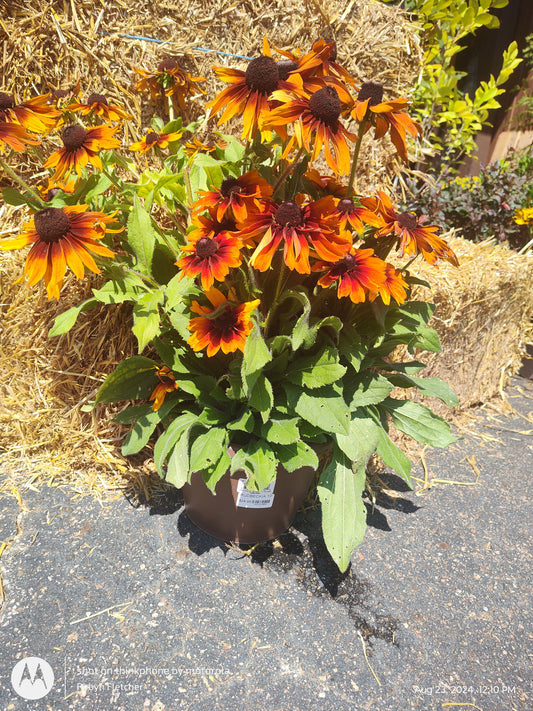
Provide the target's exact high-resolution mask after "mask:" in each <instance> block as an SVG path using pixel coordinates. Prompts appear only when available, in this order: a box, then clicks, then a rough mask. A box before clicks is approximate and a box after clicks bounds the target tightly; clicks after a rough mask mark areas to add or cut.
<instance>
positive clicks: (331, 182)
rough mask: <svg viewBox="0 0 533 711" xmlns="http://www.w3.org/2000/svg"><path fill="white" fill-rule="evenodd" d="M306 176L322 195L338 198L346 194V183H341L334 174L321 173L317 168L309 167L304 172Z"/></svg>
mask: <svg viewBox="0 0 533 711" xmlns="http://www.w3.org/2000/svg"><path fill="white" fill-rule="evenodd" d="M304 178H307V180H308V181H309V182H310V183H311V184H312V185H313V187H315V188H316V189H317V190H318V191H319V193H321V194H322V195H333V196H334V197H338V198H342V197H344V196H345V195H346V185H343V184H342V183H340V182H339V181H338V180H337V178H335V177H334V176H333V175H321V174H320V173H319V172H318V170H317V169H316V168H309V170H307V171H306V172H305V173H304Z"/></svg>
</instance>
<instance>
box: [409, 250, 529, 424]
mask: <svg viewBox="0 0 533 711" xmlns="http://www.w3.org/2000/svg"><path fill="white" fill-rule="evenodd" d="M448 242H449V244H450V246H451V247H452V249H453V250H454V251H455V253H456V254H457V256H458V258H459V262H460V268H459V269H456V268H455V267H453V266H452V265H450V264H448V263H447V262H444V263H442V264H440V266H439V268H438V271H436V270H435V268H434V267H431V266H430V265H428V264H426V263H425V262H421V261H420V263H419V264H418V267H417V268H416V269H414V266H415V265H413V269H414V272H415V273H416V274H417V276H419V277H421V278H422V279H425V280H426V281H427V282H429V283H430V284H431V288H430V289H429V290H428V289H426V288H422V289H420V292H419V295H420V297H421V298H423V299H424V300H427V301H430V302H432V303H434V304H435V305H436V310H435V313H434V314H433V317H432V319H431V321H430V324H429V325H430V326H431V327H433V328H434V329H435V330H436V331H437V333H438V334H439V337H440V340H441V344H442V353H432V354H428V353H424V354H423V357H422V360H423V362H425V363H427V367H426V368H425V370H424V371H423V372H422V375H424V376H425V377H438V378H442V379H443V380H445V381H446V382H447V383H449V384H450V385H451V386H452V387H453V388H454V390H455V391H456V393H457V395H458V397H459V401H460V406H459V409H461V410H464V409H465V408H468V407H471V406H473V405H478V404H482V403H486V402H487V401H488V400H490V398H493V397H494V396H496V395H499V394H501V393H502V390H503V388H504V387H505V386H506V385H507V384H508V383H509V380H510V378H511V377H512V376H513V375H516V373H518V371H519V370H520V367H521V364H522V358H523V357H524V355H525V353H526V346H527V344H528V343H531V342H532V341H533V291H532V290H531V283H532V282H533V256H531V255H525V254H519V253H517V252H515V251H513V250H511V249H509V248H507V247H506V246H505V245H502V244H497V243H495V242H494V241H491V240H487V241H485V242H481V243H478V244H475V243H473V242H470V241H468V240H465V239H462V238H460V237H451V238H449V239H448ZM415 264H416V263H415ZM397 357H400V354H397ZM428 404H429V405H430V406H431V407H432V409H434V410H435V411H436V412H438V413H439V414H441V415H444V416H450V408H448V407H447V406H446V405H444V404H443V403H441V402H440V401H439V400H435V399H433V398H431V399H429V400H428Z"/></svg>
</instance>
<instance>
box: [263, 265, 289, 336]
mask: <svg viewBox="0 0 533 711" xmlns="http://www.w3.org/2000/svg"><path fill="white" fill-rule="evenodd" d="M284 276H285V260H284V259H283V256H282V258H281V268H280V270H279V275H278V283H277V285H276V293H275V295H274V300H273V301H272V304H271V306H270V308H269V310H268V314H267V317H266V321H265V335H266V334H267V333H268V326H269V324H270V321H271V320H272V316H273V315H274V311H275V310H276V306H277V305H278V299H279V295H280V293H281V285H282V284H283V277H284Z"/></svg>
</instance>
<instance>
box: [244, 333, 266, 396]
mask: <svg viewBox="0 0 533 711" xmlns="http://www.w3.org/2000/svg"><path fill="white" fill-rule="evenodd" d="M271 360H272V353H271V352H270V351H269V349H268V347H267V344H266V343H265V341H264V339H263V336H262V334H261V328H260V326H259V324H258V323H257V321H255V322H254V325H253V327H252V330H251V331H250V333H249V335H248V337H247V338H246V341H245V344H244V356H243V360H242V368H241V373H242V382H243V386H244V389H245V390H251V389H252V388H253V385H254V383H255V381H256V379H257V378H255V377H250V376H254V375H255V374H256V373H258V372H259V371H261V370H262V369H263V368H264V366H265V365H266V364H267V363H270V361H271Z"/></svg>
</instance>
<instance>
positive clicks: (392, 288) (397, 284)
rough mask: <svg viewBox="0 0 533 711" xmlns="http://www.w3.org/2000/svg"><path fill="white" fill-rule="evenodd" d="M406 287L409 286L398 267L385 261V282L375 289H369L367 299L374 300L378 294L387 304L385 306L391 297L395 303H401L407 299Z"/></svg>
mask: <svg viewBox="0 0 533 711" xmlns="http://www.w3.org/2000/svg"><path fill="white" fill-rule="evenodd" d="M408 288H409V286H408V284H407V282H406V281H405V279H404V278H403V275H402V273H401V272H400V271H399V270H398V269H395V268H394V267H393V266H392V264H389V263H388V262H386V266H385V283H384V284H383V285H382V286H380V287H379V289H377V291H370V293H369V299H370V301H374V300H375V299H377V297H378V295H379V296H381V298H382V299H383V303H384V304H387V306H388V305H389V304H390V300H391V297H392V298H393V299H394V301H396V303H397V304H403V302H404V301H405V300H406V299H407V289H408Z"/></svg>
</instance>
